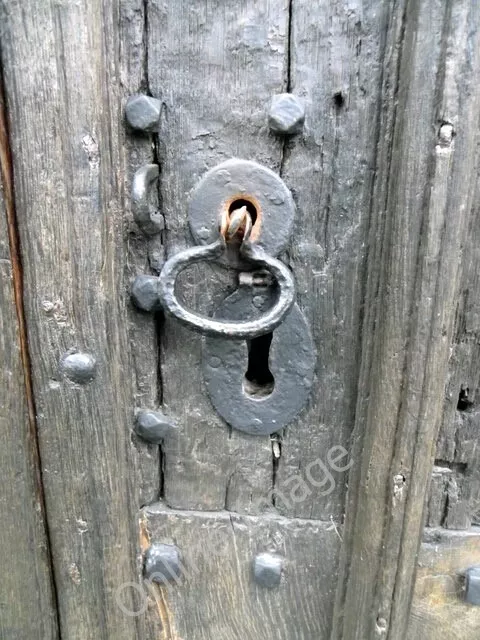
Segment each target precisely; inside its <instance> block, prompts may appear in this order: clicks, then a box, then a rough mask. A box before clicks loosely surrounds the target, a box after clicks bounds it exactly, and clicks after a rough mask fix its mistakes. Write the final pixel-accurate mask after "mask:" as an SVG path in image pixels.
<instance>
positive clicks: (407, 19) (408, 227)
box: [336, 0, 480, 640]
mask: <svg viewBox="0 0 480 640" xmlns="http://www.w3.org/2000/svg"><path fill="white" fill-rule="evenodd" d="M479 22H480V11H479V8H478V7H477V6H476V5H475V4H474V3H471V2H469V1H464V2H455V3H453V2H452V3H443V2H437V1H435V0H434V1H426V2H422V3H407V5H406V7H405V11H403V8H402V7H400V6H396V7H393V11H392V19H391V22H390V24H391V26H390V30H389V34H388V35H387V49H386V53H385V63H386V68H385V75H384V86H385V94H386V99H387V100H388V102H387V103H386V110H385V114H384V115H383V116H382V123H381V128H380V138H379V141H380V142H379V154H378V159H377V167H378V169H377V181H376V187H375V192H374V198H375V202H376V204H375V207H374V211H373V216H372V221H371V233H372V237H371V241H370V249H369V267H368V276H367V296H366V301H365V309H366V319H365V324H364V330H363V348H362V368H361V374H360V386H359V398H358V403H357V414H356V429H355V446H354V451H353V458H354V460H355V465H354V467H352V473H351V476H350V479H349V500H348V507H347V524H346V535H345V547H344V553H345V556H344V560H343V561H342V565H341V567H342V569H341V576H340V587H339V591H338V601H337V604H338V606H337V612H336V613H337V615H338V617H339V624H338V634H337V636H336V637H342V638H344V639H347V638H348V639H350V638H351V639H353V638H356V639H358V640H360V639H362V640H363V639H364V638H367V637H368V638H388V639H389V640H397V639H398V640H400V639H403V638H404V637H405V633H406V625H407V621H408V610H409V602H410V595H411V590H412V586H413V578H414V573H415V555H416V551H417V546H418V543H419V539H420V533H421V528H422V524H423V519H422V515H423V506H424V501H425V494H426V490H427V486H428V481H429V476H430V473H431V468H432V464H433V451H434V443H435V439H436V436H437V432H438V427H439V422H440V418H441V410H442V399H443V387H444V382H445V378H446V373H447V363H448V357H449V346H450V341H451V339H452V334H453V324H454V319H455V318H454V309H455V300H456V293H457V286H458V277H457V276H458V266H459V261H460V249H461V245H462V240H463V235H464V232H465V229H466V226H467V224H468V217H469V215H470V210H471V203H472V197H473V193H474V184H475V183H474V179H475V171H474V169H475V167H476V163H477V155H476V154H477V129H478V128H477V120H478V109H479V92H478V84H479V72H480V69H479V66H478V64H479V60H478V53H479V50H480V47H479V37H480V33H479V28H478V27H479ZM397 56H399V57H397ZM392 65H393V66H392ZM388 87H390V88H391V89H390V90H391V91H393V93H390V94H389V91H388ZM472 169H473V171H472ZM344 589H345V591H344ZM342 616H343V620H342V619H341V618H342ZM342 634H343V635H342Z"/></svg>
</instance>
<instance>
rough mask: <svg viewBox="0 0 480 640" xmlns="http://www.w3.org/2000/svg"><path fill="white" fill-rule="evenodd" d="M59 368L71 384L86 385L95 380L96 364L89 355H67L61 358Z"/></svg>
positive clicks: (78, 353) (78, 352)
mask: <svg viewBox="0 0 480 640" xmlns="http://www.w3.org/2000/svg"><path fill="white" fill-rule="evenodd" d="M60 368H61V370H62V372H63V374H64V375H65V376H66V377H67V378H68V379H69V380H71V381H72V382H76V383H77V384H86V383H87V382H90V381H91V380H93V379H94V378H95V374H96V369H97V363H96V361H95V358H94V357H93V356H91V355H90V354H89V353H82V352H80V351H77V352H74V353H69V354H67V355H65V356H64V357H63V358H62V361H61V364H60Z"/></svg>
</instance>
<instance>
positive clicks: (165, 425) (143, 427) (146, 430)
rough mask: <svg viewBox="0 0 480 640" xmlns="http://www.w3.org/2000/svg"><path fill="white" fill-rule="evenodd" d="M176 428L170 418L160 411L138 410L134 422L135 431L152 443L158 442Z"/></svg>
mask: <svg viewBox="0 0 480 640" xmlns="http://www.w3.org/2000/svg"><path fill="white" fill-rule="evenodd" d="M175 428H176V426H175V424H174V423H173V421H172V420H171V418H169V417H167V416H165V415H164V414H163V413H162V412H161V411H148V410H145V411H139V413H138V414H137V419H136V422H135V433H136V434H137V435H138V436H140V438H142V440H145V441H146V442H151V443H152V444H160V443H162V442H163V441H164V440H165V438H166V437H167V436H168V435H169V434H171V433H172V431H173V430H174V429H175Z"/></svg>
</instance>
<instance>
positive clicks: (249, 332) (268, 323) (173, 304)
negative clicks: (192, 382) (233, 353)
mask: <svg viewBox="0 0 480 640" xmlns="http://www.w3.org/2000/svg"><path fill="white" fill-rule="evenodd" d="M241 217H242V216H238V215H237V216H235V215H232V216H231V218H230V219H228V216H227V214H226V212H224V213H223V215H222V218H221V221H220V225H219V226H220V230H219V238H218V239H217V240H216V241H215V242H213V243H212V244H209V245H206V246H203V247H193V248H191V249H186V250H185V251H182V252H180V253H177V254H176V255H174V256H172V257H171V258H170V259H169V260H167V262H166V263H165V265H164V267H163V269H162V272H161V274H160V278H159V285H158V287H159V289H158V290H159V299H160V304H161V306H162V307H163V309H164V310H165V311H166V312H168V313H170V314H171V315H173V316H174V317H175V318H177V320H179V321H180V322H182V323H183V324H184V325H186V326H188V327H190V328H191V329H194V330H195V331H198V332H199V333H202V334H204V335H209V336H221V337H229V338H255V337H257V336H261V335H263V334H265V333H269V332H271V331H273V329H275V328H276V327H278V325H279V324H280V323H281V322H282V320H283V319H284V318H285V316H286V315H287V313H288V312H289V311H290V309H291V308H292V305H293V302H294V300H295V283H294V280H293V276H292V274H291V273H290V270H289V269H288V268H287V267H286V266H285V265H284V264H283V263H282V262H280V260H276V259H275V258H273V257H272V256H270V255H269V254H268V253H267V252H266V251H264V250H263V249H262V248H261V247H259V246H257V245H255V244H254V243H252V242H250V233H251V230H252V222H251V218H250V216H249V215H248V214H247V215H244V216H243V217H244V219H245V223H246V226H245V230H244V235H243V240H242V243H241V245H240V254H241V256H242V257H243V258H246V259H247V260H248V261H249V262H251V263H252V264H254V265H255V266H256V267H257V268H260V269H266V270H268V271H269V272H270V273H271V274H272V275H273V276H274V278H275V280H276V281H277V285H278V298H277V301H276V303H275V304H274V305H273V307H272V308H271V309H269V310H268V311H267V312H266V313H264V314H263V315H262V316H260V317H259V318H256V319H254V320H249V321H239V322H228V321H222V320H214V319H212V318H207V317H206V316H202V315H198V314H196V313H194V312H192V311H189V310H188V309H186V308H185V307H183V306H182V305H181V304H180V302H179V300H178V298H177V296H176V295H175V282H176V280H177V277H178V275H179V274H180V273H181V271H183V270H184V269H186V268H187V267H189V266H191V265H192V264H195V263H196V262H202V261H207V262H209V261H212V260H216V259H218V258H219V257H221V256H222V254H223V253H224V251H225V249H226V238H228V237H229V235H231V236H233V235H235V233H236V232H237V231H238V229H239V225H240V223H239V220H240V218H241Z"/></svg>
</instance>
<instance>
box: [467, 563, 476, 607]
mask: <svg viewBox="0 0 480 640" xmlns="http://www.w3.org/2000/svg"><path fill="white" fill-rule="evenodd" d="M465 601H466V602H468V603H469V604H474V605H477V606H480V567H470V568H469V569H467V571H466V572H465Z"/></svg>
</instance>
